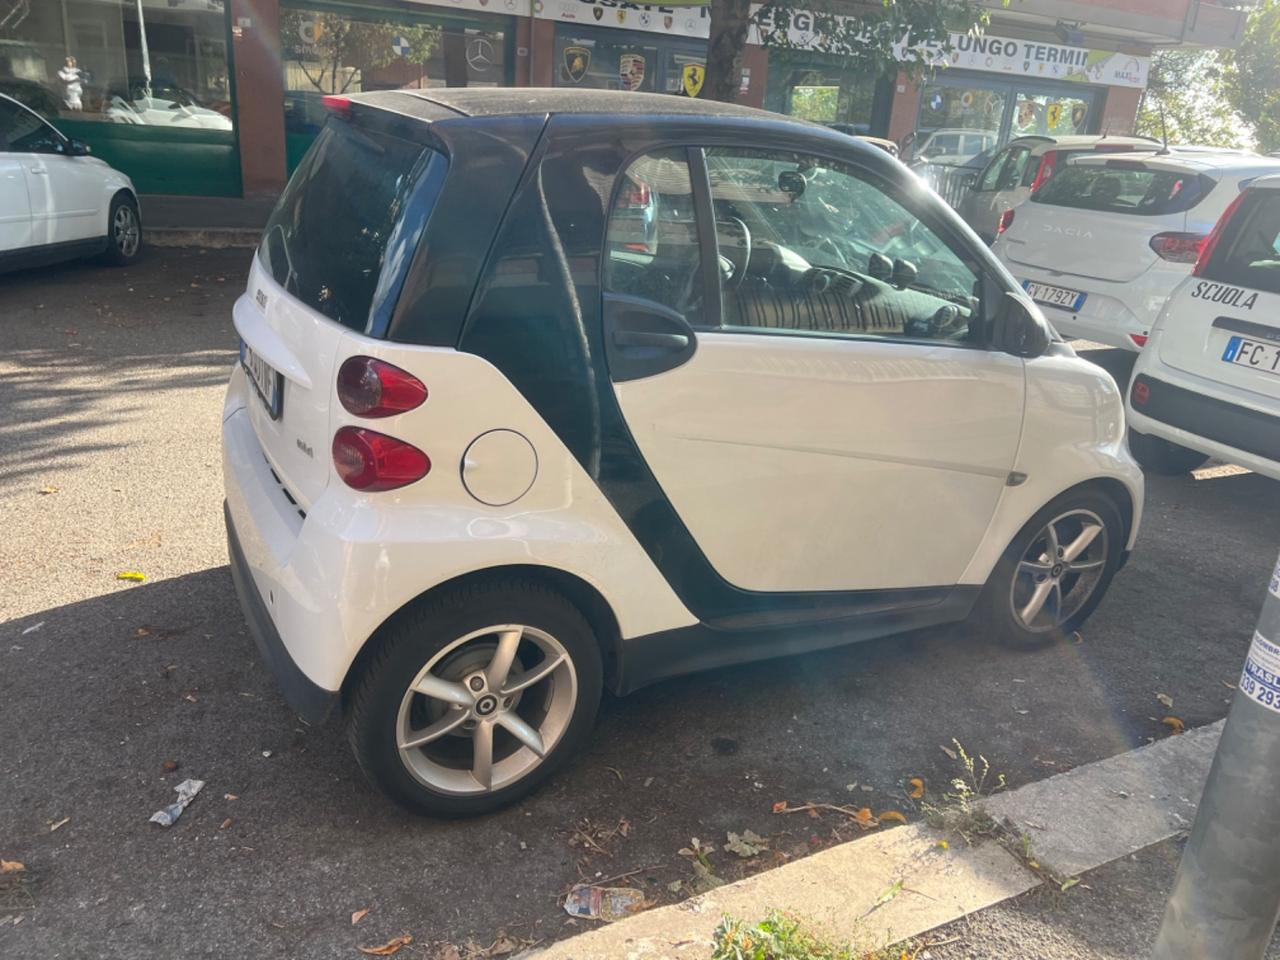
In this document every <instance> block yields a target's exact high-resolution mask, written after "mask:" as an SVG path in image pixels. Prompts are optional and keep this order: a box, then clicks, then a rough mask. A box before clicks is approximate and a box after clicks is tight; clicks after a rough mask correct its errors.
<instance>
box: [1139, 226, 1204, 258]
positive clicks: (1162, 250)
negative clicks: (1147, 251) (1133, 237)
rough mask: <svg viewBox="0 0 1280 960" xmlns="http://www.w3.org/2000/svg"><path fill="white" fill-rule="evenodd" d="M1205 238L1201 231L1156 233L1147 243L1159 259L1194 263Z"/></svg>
mask: <svg viewBox="0 0 1280 960" xmlns="http://www.w3.org/2000/svg"><path fill="white" fill-rule="evenodd" d="M1207 239H1208V238H1207V237H1206V236H1205V235H1204V234H1202V233H1157V234H1156V235H1155V236H1154V237H1152V238H1151V239H1150V240H1149V241H1147V245H1148V246H1149V247H1151V249H1152V250H1154V251H1155V253H1156V256H1158V257H1159V258H1160V259H1161V260H1169V261H1171V262H1173V263H1195V262H1196V258H1197V257H1199V256H1200V250H1201V248H1202V247H1203V246H1204V244H1205V241H1206V240H1207Z"/></svg>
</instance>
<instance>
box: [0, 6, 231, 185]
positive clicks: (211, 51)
mask: <svg viewBox="0 0 1280 960" xmlns="http://www.w3.org/2000/svg"><path fill="white" fill-rule="evenodd" d="M10 6H12V4H11V5H10ZM20 6H23V10H22V12H21V15H20V16H17V17H10V18H8V20H7V22H6V25H5V28H4V30H3V31H0V93H6V94H8V95H9V96H11V97H13V98H14V99H16V100H18V101H20V102H21V103H24V104H26V105H27V106H29V107H31V108H32V109H33V110H35V111H36V112H38V113H40V114H42V115H43V116H45V117H46V118H48V119H49V120H50V121H51V122H52V123H53V124H54V126H56V127H57V128H58V130H59V131H60V132H61V133H62V134H63V135H65V136H67V137H75V138H78V139H81V140H84V141H85V142H86V143H88V144H89V145H90V147H91V148H92V149H93V152H94V154H95V155H96V156H98V157H101V158H102V159H104V160H106V161H107V162H108V163H110V164H112V165H113V166H116V167H118V168H120V169H121V170H123V171H124V172H125V173H127V174H129V175H130V176H131V177H132V178H133V179H134V182H135V185H136V186H137V187H138V188H139V190H141V191H143V192H163V193H212V194H237V193H239V190H240V182H239V177H240V172H239V155H238V153H237V151H236V146H235V135H234V121H233V119H232V118H233V113H234V111H233V109H232V103H231V72H230V68H229V66H228V59H227V58H228V51H227V18H226V8H225V4H224V2H223V0H204V2H201V3H198V4H197V3H172V2H170V0H141V2H139V0H42V2H39V3H30V4H26V5H20Z"/></svg>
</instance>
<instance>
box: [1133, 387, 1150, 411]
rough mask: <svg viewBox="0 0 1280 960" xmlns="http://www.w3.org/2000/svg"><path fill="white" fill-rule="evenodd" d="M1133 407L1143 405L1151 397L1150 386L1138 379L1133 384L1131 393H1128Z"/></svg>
mask: <svg viewBox="0 0 1280 960" xmlns="http://www.w3.org/2000/svg"><path fill="white" fill-rule="evenodd" d="M1130 398H1131V399H1132V400H1133V405H1134V406H1135V407H1144V406H1146V404H1147V401H1148V400H1150V399H1151V388H1150V387H1149V386H1147V385H1146V383H1145V382H1143V381H1142V380H1139V381H1138V382H1137V383H1135V384H1134V385H1133V393H1132V394H1131V395H1130Z"/></svg>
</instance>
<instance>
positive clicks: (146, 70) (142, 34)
mask: <svg viewBox="0 0 1280 960" xmlns="http://www.w3.org/2000/svg"><path fill="white" fill-rule="evenodd" d="M138 42H139V43H140V44H141V45H142V76H143V79H144V80H146V82H147V87H146V91H147V98H148V99H150V98H151V51H150V50H148V49H147V20H146V17H144V16H143V14H142V0H138Z"/></svg>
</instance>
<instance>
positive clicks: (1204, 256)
mask: <svg viewBox="0 0 1280 960" xmlns="http://www.w3.org/2000/svg"><path fill="white" fill-rule="evenodd" d="M1248 195H1249V191H1248V190H1241V191H1240V193H1238V194H1237V195H1236V198H1235V199H1234V200H1232V201H1231V203H1229V204H1228V205H1227V209H1225V210H1223V211H1222V216H1220V217H1219V218H1218V222H1217V223H1215V224H1214V225H1213V230H1212V232H1210V234H1209V239H1207V240H1206V241H1205V242H1204V245H1203V246H1202V247H1201V248H1200V255H1199V256H1198V257H1196V265H1195V266H1194V267H1192V268H1191V275H1192V276H1193V277H1202V276H1204V268H1205V267H1206V266H1208V265H1209V261H1210V260H1212V259H1213V251H1215V250H1217V249H1218V241H1219V240H1221V239H1222V231H1223V230H1224V229H1226V226H1227V221H1228V220H1230V219H1231V217H1232V216H1233V215H1234V214H1235V212H1236V210H1238V209H1239V207H1240V204H1241V203H1243V202H1244V198H1245V197H1247V196H1248Z"/></svg>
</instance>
